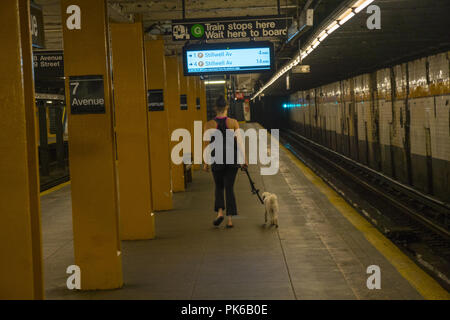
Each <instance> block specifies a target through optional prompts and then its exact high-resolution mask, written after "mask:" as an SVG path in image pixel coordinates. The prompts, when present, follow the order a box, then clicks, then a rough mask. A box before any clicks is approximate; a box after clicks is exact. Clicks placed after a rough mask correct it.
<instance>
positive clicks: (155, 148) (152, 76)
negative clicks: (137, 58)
mask: <svg viewBox="0 0 450 320" xmlns="http://www.w3.org/2000/svg"><path fill="white" fill-rule="evenodd" d="M145 58H146V66H147V67H146V69H147V70H146V71H147V90H148V93H147V99H148V100H149V102H150V103H149V112H148V119H149V122H148V123H149V137H150V164H151V170H150V172H151V181H152V186H153V188H152V195H153V197H152V199H153V209H154V210H157V211H160V210H170V209H172V190H171V176H170V175H171V173H170V167H171V164H170V163H171V160H170V152H169V119H168V111H167V103H168V101H167V86H166V67H165V59H164V41H163V40H150V41H146V42H145ZM158 100H161V101H160V102H158ZM152 101H153V102H152ZM161 102H163V105H162V106H161Z"/></svg>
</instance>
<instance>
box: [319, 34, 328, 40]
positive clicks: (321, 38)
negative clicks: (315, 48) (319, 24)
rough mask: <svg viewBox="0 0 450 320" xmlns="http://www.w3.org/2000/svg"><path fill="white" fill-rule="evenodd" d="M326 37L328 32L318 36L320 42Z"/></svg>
mask: <svg viewBox="0 0 450 320" xmlns="http://www.w3.org/2000/svg"><path fill="white" fill-rule="evenodd" d="M326 37H328V33H325V34H324V35H323V36H322V37H320V38H319V40H320V42H322V41H323V39H325V38H326Z"/></svg>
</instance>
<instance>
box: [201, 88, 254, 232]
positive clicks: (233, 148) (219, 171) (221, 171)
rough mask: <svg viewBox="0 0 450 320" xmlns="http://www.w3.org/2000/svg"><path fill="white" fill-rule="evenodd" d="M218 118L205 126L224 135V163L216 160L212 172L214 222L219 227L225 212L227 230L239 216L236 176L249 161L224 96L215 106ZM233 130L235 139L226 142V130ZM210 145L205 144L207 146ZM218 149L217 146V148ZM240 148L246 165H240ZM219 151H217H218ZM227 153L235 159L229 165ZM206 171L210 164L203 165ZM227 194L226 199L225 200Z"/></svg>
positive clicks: (218, 99) (213, 138) (206, 128)
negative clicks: (235, 189)
mask: <svg viewBox="0 0 450 320" xmlns="http://www.w3.org/2000/svg"><path fill="white" fill-rule="evenodd" d="M215 111H216V117H215V118H214V119H212V120H210V121H208V122H207V123H206V124H205V128H204V129H205V132H206V131H207V130H209V129H217V130H219V131H220V132H221V134H222V138H223V139H222V141H223V146H222V148H221V150H222V156H223V161H220V160H218V159H215V160H214V161H213V163H212V164H211V171H212V174H213V178H214V183H215V200H214V211H215V212H217V217H216V219H215V220H214V221H213V224H214V225H215V226H219V225H220V224H221V223H222V221H223V220H224V211H226V215H227V217H228V222H227V226H226V227H227V228H232V227H233V221H232V217H233V216H235V215H237V208H236V198H235V196H234V190H233V189H234V181H235V179H236V174H237V171H238V169H239V167H241V166H245V167H246V166H247V165H248V164H247V161H246V160H245V152H243V147H242V138H241V136H240V132H239V131H236V130H238V129H239V123H238V122H237V120H236V119H232V118H229V117H228V116H227V114H228V104H227V102H226V100H225V98H224V97H223V96H219V97H218V98H217V100H216V105H215ZM227 129H231V130H234V132H235V137H234V138H233V141H232V142H231V143H227V142H226V137H227V134H226V130H227ZM214 140H215V137H212V138H211V141H210V142H211V143H212V142H214ZM207 144H208V143H206V144H205V146H206V145H207ZM216 148H217V146H216ZM238 148H239V151H240V152H241V153H242V156H243V158H244V164H242V165H240V164H238V161H237V158H238V152H237V151H238ZM216 150H217V149H216ZM227 152H233V153H234V159H233V161H232V162H231V163H229V161H227V160H228V158H227V156H226V154H227ZM211 156H213V157H215V152H212V154H211ZM203 169H204V170H205V171H208V170H209V166H208V164H204V165H203ZM224 192H225V198H224Z"/></svg>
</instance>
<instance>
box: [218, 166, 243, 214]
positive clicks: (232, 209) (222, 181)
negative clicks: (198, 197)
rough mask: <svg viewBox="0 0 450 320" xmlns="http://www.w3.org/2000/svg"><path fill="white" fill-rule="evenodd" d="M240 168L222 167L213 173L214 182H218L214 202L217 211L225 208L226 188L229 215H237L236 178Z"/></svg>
mask: <svg viewBox="0 0 450 320" xmlns="http://www.w3.org/2000/svg"><path fill="white" fill-rule="evenodd" d="M237 171H238V168H236V167H231V166H226V167H225V168H221V170H213V171H212V174H213V177H214V182H215V184H216V193H215V195H216V200H215V202H214V210H215V211H216V212H217V211H219V209H223V210H225V201H224V195H223V193H224V189H225V193H226V199H227V206H226V209H227V216H235V215H237V208H236V198H235V197H234V191H233V187H234V181H235V180H236V174H237Z"/></svg>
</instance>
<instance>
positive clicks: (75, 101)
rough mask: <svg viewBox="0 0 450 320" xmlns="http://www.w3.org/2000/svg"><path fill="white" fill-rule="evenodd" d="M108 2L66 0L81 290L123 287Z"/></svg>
mask: <svg viewBox="0 0 450 320" xmlns="http://www.w3.org/2000/svg"><path fill="white" fill-rule="evenodd" d="M106 6H107V1H106V0H62V1H61V17H62V26H63V37H64V75H65V78H66V80H65V81H66V99H67V106H69V108H70V109H69V110H70V111H69V114H68V116H69V118H68V131H69V162H70V176H71V191H72V221H73V238H74V249H75V264H76V265H77V266H79V267H80V269H81V290H95V289H113V288H119V287H121V286H122V285H123V280H122V255H121V246H120V238H119V216H118V197H117V184H116V164H115V159H116V152H115V151H116V150H115V142H114V128H113V105H112V101H111V100H112V93H111V91H112V90H111V78H110V75H111V70H110V59H109V52H110V48H109V33H108V31H109V26H108V19H107V7H106Z"/></svg>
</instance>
